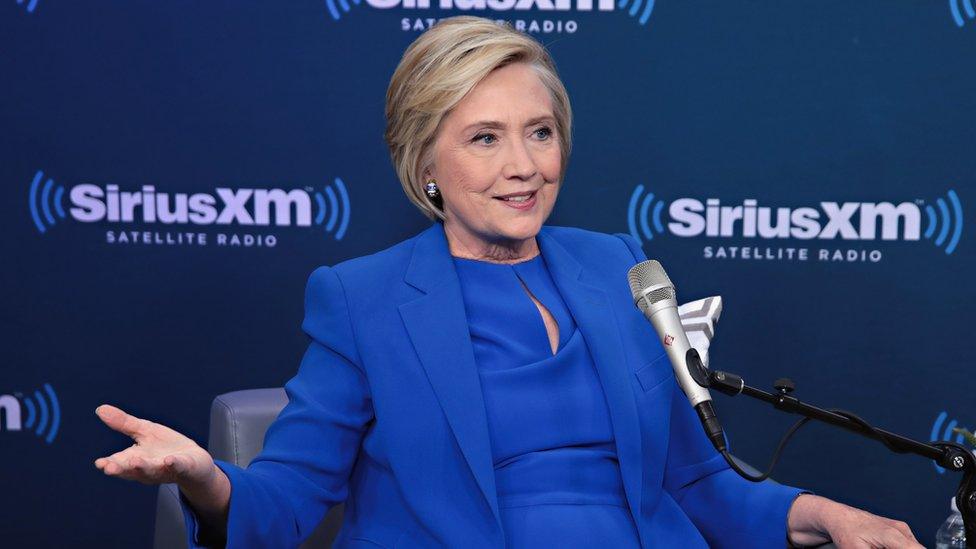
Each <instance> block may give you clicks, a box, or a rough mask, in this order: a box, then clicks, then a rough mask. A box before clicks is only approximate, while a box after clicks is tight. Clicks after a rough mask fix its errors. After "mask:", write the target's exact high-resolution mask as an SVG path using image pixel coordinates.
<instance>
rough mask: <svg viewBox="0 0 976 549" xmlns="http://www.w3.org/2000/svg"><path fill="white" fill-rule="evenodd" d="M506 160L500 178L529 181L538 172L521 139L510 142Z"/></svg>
mask: <svg viewBox="0 0 976 549" xmlns="http://www.w3.org/2000/svg"><path fill="white" fill-rule="evenodd" d="M509 143H511V145H510V146H509V147H508V151H507V158H506V162H505V165H504V167H503V168H502V176H504V177H505V178H507V179H512V178H517V179H530V178H532V176H534V175H535V174H536V172H537V171H538V167H537V166H536V163H535V159H534V158H533V157H532V152H531V151H530V150H529V148H528V146H527V145H526V143H525V141H523V140H521V139H515V140H510V141H509Z"/></svg>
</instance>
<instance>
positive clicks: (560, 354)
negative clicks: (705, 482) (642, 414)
mask: <svg viewBox="0 0 976 549" xmlns="http://www.w3.org/2000/svg"><path fill="white" fill-rule="evenodd" d="M454 263H455V266H456V268H457V272H458V279H459V280H460V282H461V294H462V296H463V299H464V305H465V311H466V314H467V319H468V329H469V331H470V334H471V342H472V345H473V348H474V354H475V362H476V363H477V368H478V374H479V377H480V379H481V386H482V391H483V394H484V399H485V409H486V412H487V419H488V434H489V438H490V441H491V454H492V462H493V465H494V471H495V486H496V490H497V493H498V507H499V511H500V514H501V520H502V526H503V528H504V530H505V539H506V545H507V546H509V547H581V546H593V545H595V544H601V545H606V546H609V547H639V537H638V534H637V529H636V526H635V525H634V522H633V518H632V517H631V514H630V509H629V507H628V504H627V498H626V494H625V492H624V485H623V479H622V478H621V474H620V467H619V464H618V462H617V452H616V448H615V446H614V437H613V425H612V423H611V420H610V413H609V409H608V407H607V401H606V398H605V396H604V394H603V389H602V385H601V384H600V378H599V375H598V374H597V371H596V368H595V367H594V364H593V358H592V357H591V355H590V352H589V350H588V349H587V347H586V343H585V342H584V340H583V337H582V334H581V333H580V331H579V330H578V329H577V326H576V322H575V320H574V319H573V317H572V314H571V313H570V311H569V308H568V307H567V306H566V304H565V303H564V302H563V299H562V297H561V296H560V295H559V291H558V290H557V289H556V285H555V284H554V282H553V280H552V277H551V276H550V275H549V271H548V269H547V268H546V264H545V261H544V260H543V258H542V256H541V255H539V256H536V257H535V258H534V259H531V260H528V261H525V262H522V263H517V264H514V265H505V264H498V263H489V262H485V261H477V260H471V259H462V258H454ZM527 291H528V292H531V293H532V295H533V296H535V298H536V299H538V300H539V301H540V302H541V303H542V304H543V306H545V308H546V309H548V310H549V312H550V313H551V314H552V316H553V318H554V319H555V320H556V323H557V324H558V325H559V346H558V349H557V351H556V353H555V354H554V353H553V352H552V347H551V344H550V342H549V337H548V335H547V333H546V328H545V324H544V323H543V321H542V316H541V314H540V313H539V310H538V308H537V307H536V305H535V304H534V303H533V302H532V300H531V298H530V297H529V294H528V293H527Z"/></svg>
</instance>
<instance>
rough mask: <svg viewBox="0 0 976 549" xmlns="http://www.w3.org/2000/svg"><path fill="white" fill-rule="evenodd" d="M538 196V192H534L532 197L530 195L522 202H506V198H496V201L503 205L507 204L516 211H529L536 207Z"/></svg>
mask: <svg viewBox="0 0 976 549" xmlns="http://www.w3.org/2000/svg"><path fill="white" fill-rule="evenodd" d="M536 194H537V191H536V192H533V193H532V194H531V195H529V198H528V199H526V200H523V201H521V202H519V201H515V200H505V199H504V198H496V199H495V200H499V201H501V202H502V204H505V205H506V206H508V207H510V208H515V209H516V210H528V209H530V208H532V206H535V195H536Z"/></svg>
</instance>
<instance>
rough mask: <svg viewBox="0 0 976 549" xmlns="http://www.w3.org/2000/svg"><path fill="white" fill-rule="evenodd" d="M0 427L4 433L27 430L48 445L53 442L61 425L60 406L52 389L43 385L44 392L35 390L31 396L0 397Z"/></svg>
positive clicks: (46, 384) (20, 394)
mask: <svg viewBox="0 0 976 549" xmlns="http://www.w3.org/2000/svg"><path fill="white" fill-rule="evenodd" d="M25 411H26V416H27V417H26V419H24V415H25V414H24V412H25ZM0 425H2V426H3V429H4V430H6V431H22V430H24V429H27V430H28V431H31V432H33V433H34V435H36V436H38V437H40V438H42V439H44V441H45V442H47V443H48V444H51V443H52V442H54V437H56V436H57V435H58V427H59V426H60V425H61V406H60V404H58V396H57V395H56V394H55V393H54V388H53V387H51V384H50V383H45V384H44V392H41V391H40V390H36V391H34V393H33V395H26V396H25V395H23V394H22V393H15V394H13V395H0Z"/></svg>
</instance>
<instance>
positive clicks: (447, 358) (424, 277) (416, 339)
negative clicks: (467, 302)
mask: <svg viewBox="0 0 976 549" xmlns="http://www.w3.org/2000/svg"><path fill="white" fill-rule="evenodd" d="M404 281H405V282H406V283H407V284H410V285H411V286H413V287H414V288H417V289H418V290H420V291H421V292H423V293H424V294H425V295H423V296H421V297H419V298H417V299H414V300H412V301H408V302H406V303H403V304H401V305H400V306H399V310H400V316H401V318H402V319H403V323H404V324H405V326H406V329H407V333H408V334H409V336H410V340H411V342H412V343H413V346H414V348H415V349H416V351H417V355H418V356H419V357H420V362H421V364H422V365H423V367H424V370H425V371H426V372H427V377H428V379H429V380H430V384H431V385H432V386H433V388H434V392H435V393H436V395H437V399H438V401H439V402H440V405H441V408H442V409H443V410H444V414H445V415H446V416H447V421H448V423H449V424H450V426H451V430H452V431H453V432H454V437H455V438H456V439H457V442H458V445H459V446H460V448H461V452H462V454H464V458H465V460H466V461H467V463H468V466H469V467H470V468H471V472H472V473H473V474H474V477H475V480H476V481H477V482H478V486H479V487H480V488H481V491H482V492H483V493H484V496H485V499H486V500H487V502H488V506H489V507H490V508H491V511H492V513H493V514H494V516H495V521H496V522H497V523H498V524H499V527H501V522H500V519H499V514H498V497H497V493H496V491H495V470H494V465H493V464H492V459H491V455H492V454H491V439H490V438H489V436H488V418H487V415H486V413H485V401H484V396H483V394H482V392H481V380H480V378H479V376H478V370H477V366H476V364H475V360H474V348H473V347H472V344H471V336H470V334H469V332H468V319H467V315H466V313H465V310H464V301H463V298H462V295H461V286H460V283H459V282H458V278H457V272H456V271H455V269H454V261H453V260H452V259H451V254H450V251H449V250H448V246H447V238H446V237H445V235H444V229H443V227H442V226H441V224H440V223H435V224H434V225H433V226H432V227H431V228H430V229H427V230H426V231H424V232H423V233H421V234H420V236H419V237H418V238H417V242H416V245H415V246H414V250H413V255H412V257H411V260H410V264H409V266H408V267H407V273H406V276H405V277H404Z"/></svg>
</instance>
